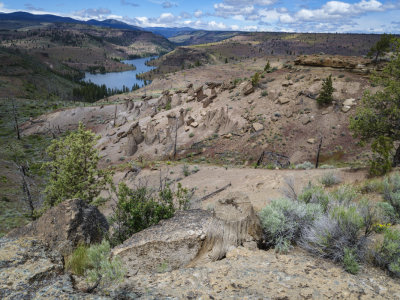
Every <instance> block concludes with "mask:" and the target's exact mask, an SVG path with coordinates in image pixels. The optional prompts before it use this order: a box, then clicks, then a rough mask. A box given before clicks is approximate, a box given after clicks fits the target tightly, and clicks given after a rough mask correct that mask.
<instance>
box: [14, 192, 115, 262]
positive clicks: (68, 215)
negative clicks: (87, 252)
mask: <svg viewBox="0 0 400 300" xmlns="http://www.w3.org/2000/svg"><path fill="white" fill-rule="evenodd" d="M107 231H108V223H107V220H106V218H105V217H104V215H103V214H101V213H100V211H99V210H98V209H97V208H96V207H94V206H91V205H88V204H86V203H85V202H84V201H82V200H79V199H71V200H66V201H64V202H62V203H60V204H59V205H57V206H55V207H52V208H50V209H49V210H48V211H46V212H45V213H44V214H43V216H41V217H40V218H39V219H38V220H36V221H34V222H32V223H30V224H28V225H26V226H24V227H21V228H18V229H15V230H13V231H11V232H10V233H9V234H8V235H7V237H8V238H14V237H35V238H36V239H38V240H42V241H44V242H45V243H47V244H48V245H49V246H50V248H51V249H55V250H58V251H60V253H61V254H62V255H64V256H65V255H68V254H70V253H71V252H72V250H73V249H74V248H75V247H76V246H77V245H78V244H79V243H86V244H91V243H100V242H101V240H102V239H103V237H104V233H105V232H107Z"/></svg>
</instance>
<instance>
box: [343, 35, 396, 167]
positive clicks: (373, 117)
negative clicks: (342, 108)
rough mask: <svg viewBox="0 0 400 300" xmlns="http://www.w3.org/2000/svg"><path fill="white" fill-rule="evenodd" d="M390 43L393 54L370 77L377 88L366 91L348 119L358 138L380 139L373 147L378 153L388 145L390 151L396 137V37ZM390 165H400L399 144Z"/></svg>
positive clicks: (376, 140) (362, 139) (385, 149)
mask: <svg viewBox="0 0 400 300" xmlns="http://www.w3.org/2000/svg"><path fill="white" fill-rule="evenodd" d="M393 44H394V45H395V47H394V54H393V56H392V57H391V60H390V62H389V63H387V65H386V66H385V68H384V69H383V70H382V71H381V72H379V73H378V72H377V73H374V74H373V75H372V77H371V80H372V82H373V83H374V84H376V85H378V86H379V87H380V90H379V91H378V92H376V93H374V94H373V93H371V92H370V91H366V93H365V94H364V96H363V99H362V105H360V106H359V108H358V109H357V112H356V115H355V116H354V117H352V118H351V120H350V129H351V130H352V131H353V132H354V135H355V136H356V137H359V138H361V141H363V142H369V141H372V142H373V144H377V143H381V144H382V143H384V145H383V144H382V145H381V147H378V145H377V147H375V149H376V151H377V152H378V154H380V155H381V156H382V155H383V156H384V155H388V154H385V153H389V152H388V151H387V147H388V146H390V149H391V151H393V148H394V145H395V144H394V142H395V141H400V39H399V38H396V39H393ZM382 137H384V138H382ZM379 149H384V151H383V150H382V151H380V150H379ZM391 151H390V152H391ZM380 152H382V153H380ZM392 165H393V166H398V165H400V145H399V146H397V149H396V151H395V154H394V155H393V158H392Z"/></svg>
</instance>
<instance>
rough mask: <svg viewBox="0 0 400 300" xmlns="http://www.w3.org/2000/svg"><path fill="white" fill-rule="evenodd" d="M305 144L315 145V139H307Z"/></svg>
mask: <svg viewBox="0 0 400 300" xmlns="http://www.w3.org/2000/svg"><path fill="white" fill-rule="evenodd" d="M307 143H309V144H315V139H314V138H311V139H308V140H307Z"/></svg>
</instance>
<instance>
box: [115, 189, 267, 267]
mask: <svg viewBox="0 0 400 300" xmlns="http://www.w3.org/2000/svg"><path fill="white" fill-rule="evenodd" d="M243 198H244V197H240V196H237V195H233V196H230V197H227V198H226V199H224V200H222V201H220V202H219V204H218V206H217V207H216V208H215V213H214V215H213V214H212V213H211V212H208V211H204V210H187V211H180V212H178V213H176V214H175V216H174V217H173V218H171V219H168V220H164V221H161V222H160V223H159V224H158V225H156V226H152V227H150V228H148V229H145V230H143V231H141V232H139V233H137V234H134V235H133V236H132V237H131V238H130V239H128V240H127V241H125V242H124V243H123V244H122V245H120V246H118V247H116V248H114V249H113V254H114V255H119V256H120V257H121V258H122V260H123V262H124V264H125V266H126V267H127V269H128V273H129V274H131V275H133V274H136V273H146V272H153V271H157V270H158V269H160V268H161V267H162V266H166V268H167V269H168V270H174V269H179V268H182V267H187V266H195V265H198V264H202V263H205V262H210V261H216V260H218V259H221V258H223V257H224V256H225V255H226V253H227V252H228V251H229V250H230V249H233V248H235V247H237V246H240V245H246V246H249V247H253V248H254V247H256V242H257V241H258V240H260V239H261V227H260V224H259V220H258V217H257V216H256V214H255V213H254V210H253V207H252V206H251V204H250V203H249V202H247V200H246V199H245V200H243Z"/></svg>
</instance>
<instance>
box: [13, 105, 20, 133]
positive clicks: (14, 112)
mask: <svg viewBox="0 0 400 300" xmlns="http://www.w3.org/2000/svg"><path fill="white" fill-rule="evenodd" d="M12 106H13V114H14V121H15V131H16V132H17V139H19V140H20V139H21V136H20V134H19V126H18V117H17V111H16V110H15V103H14V99H13V100H12Z"/></svg>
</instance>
